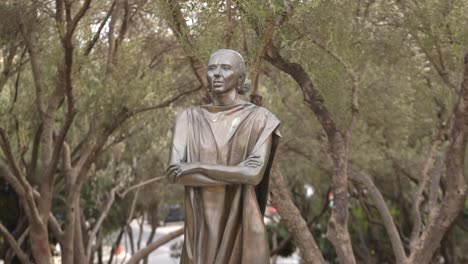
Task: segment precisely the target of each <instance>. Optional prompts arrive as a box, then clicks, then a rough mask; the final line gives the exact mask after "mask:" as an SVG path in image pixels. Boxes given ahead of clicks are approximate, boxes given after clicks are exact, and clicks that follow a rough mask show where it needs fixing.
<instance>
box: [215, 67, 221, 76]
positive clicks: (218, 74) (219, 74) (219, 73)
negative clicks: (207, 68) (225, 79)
mask: <svg viewBox="0 0 468 264" xmlns="http://www.w3.org/2000/svg"><path fill="white" fill-rule="evenodd" d="M214 76H216V77H219V76H221V68H219V67H218V68H216V70H215V71H214Z"/></svg>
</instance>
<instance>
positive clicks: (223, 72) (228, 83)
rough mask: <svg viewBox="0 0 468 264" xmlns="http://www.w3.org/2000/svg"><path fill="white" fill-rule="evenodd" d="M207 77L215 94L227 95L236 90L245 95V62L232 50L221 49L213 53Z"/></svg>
mask: <svg viewBox="0 0 468 264" xmlns="http://www.w3.org/2000/svg"><path fill="white" fill-rule="evenodd" d="M207 69H208V70H207V73H206V76H207V78H208V84H209V88H210V90H211V91H212V92H214V93H225V92H229V91H231V90H232V89H235V90H236V91H237V93H239V94H245V93H246V92H247V91H248V86H247V85H244V84H245V76H246V70H245V62H244V58H242V56H241V55H240V54H239V52H237V51H235V50H231V49H220V50H217V51H215V52H213V53H212V54H211V56H210V60H209V62H208V67H207Z"/></svg>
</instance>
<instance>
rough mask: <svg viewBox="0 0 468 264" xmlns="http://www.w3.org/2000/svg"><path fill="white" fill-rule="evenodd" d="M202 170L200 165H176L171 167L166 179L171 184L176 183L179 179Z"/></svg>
mask: <svg viewBox="0 0 468 264" xmlns="http://www.w3.org/2000/svg"><path fill="white" fill-rule="evenodd" d="M199 168H200V164H199V163H196V162H195V163H175V164H171V165H169V168H168V169H167V171H166V177H167V179H168V181H169V182H170V183H175V182H176V181H177V178H178V177H180V176H183V175H186V174H191V173H195V172H197V171H198V169H199Z"/></svg>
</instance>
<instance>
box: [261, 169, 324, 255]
mask: <svg viewBox="0 0 468 264" xmlns="http://www.w3.org/2000/svg"><path fill="white" fill-rule="evenodd" d="M270 197H271V203H272V204H273V206H274V207H275V208H276V210H278V214H279V215H280V216H281V220H282V221H283V222H284V224H285V225H286V228H287V229H288V231H289V233H291V234H292V236H293V237H294V241H296V244H297V246H298V247H299V250H300V251H301V254H302V256H303V259H304V261H305V263H308V264H311V263H325V260H324V258H323V256H322V253H321V252H320V249H319V248H318V246H317V244H316V243H315V240H314V238H313V237H312V234H311V232H310V231H309V227H308V226H307V223H306V222H305V221H304V219H303V218H302V216H301V213H300V212H299V210H298V209H297V207H296V206H295V205H294V203H293V201H292V200H291V198H290V196H289V193H288V190H287V188H286V185H285V183H284V180H283V177H282V176H281V173H280V171H279V170H278V169H277V168H274V169H273V170H272V174H271V190H270Z"/></svg>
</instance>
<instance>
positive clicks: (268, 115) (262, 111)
mask: <svg viewBox="0 0 468 264" xmlns="http://www.w3.org/2000/svg"><path fill="white" fill-rule="evenodd" d="M255 111H256V112H257V116H259V118H265V119H267V120H268V119H270V120H278V121H279V119H278V118H277V117H276V116H275V114H273V113H272V112H271V111H270V110H268V109H266V108H265V107H262V106H255Z"/></svg>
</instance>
